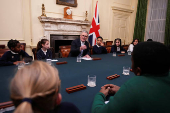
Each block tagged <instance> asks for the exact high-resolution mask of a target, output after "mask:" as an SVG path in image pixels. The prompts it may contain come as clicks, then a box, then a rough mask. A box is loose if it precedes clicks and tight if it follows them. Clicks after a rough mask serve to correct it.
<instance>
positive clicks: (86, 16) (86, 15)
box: [84, 11, 88, 21]
mask: <svg viewBox="0 0 170 113" xmlns="http://www.w3.org/2000/svg"><path fill="white" fill-rule="evenodd" d="M85 14H86V18H85V20H84V21H88V19H87V14H88V13H87V11H86V13H85Z"/></svg>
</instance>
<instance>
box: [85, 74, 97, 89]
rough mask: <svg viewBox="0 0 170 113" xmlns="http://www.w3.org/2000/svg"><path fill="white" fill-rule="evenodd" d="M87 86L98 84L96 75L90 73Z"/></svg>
mask: <svg viewBox="0 0 170 113" xmlns="http://www.w3.org/2000/svg"><path fill="white" fill-rule="evenodd" d="M87 86H89V87H95V86H96V75H88V81H87Z"/></svg>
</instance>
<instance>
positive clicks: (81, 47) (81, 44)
mask: <svg viewBox="0 0 170 113" xmlns="http://www.w3.org/2000/svg"><path fill="white" fill-rule="evenodd" d="M87 38H88V32H87V31H82V33H81V35H80V38H78V39H75V40H73V41H72V43H71V51H70V53H69V56H70V57H77V56H83V57H86V58H91V57H90V53H89V43H88V42H87V41H86V40H87Z"/></svg>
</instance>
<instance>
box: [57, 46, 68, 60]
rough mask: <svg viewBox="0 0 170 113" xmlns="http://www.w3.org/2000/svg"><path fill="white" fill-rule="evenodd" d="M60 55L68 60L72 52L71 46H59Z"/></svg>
mask: <svg viewBox="0 0 170 113" xmlns="http://www.w3.org/2000/svg"><path fill="white" fill-rule="evenodd" d="M59 49H60V54H61V57H62V58H67V57H68V56H69V53H70V51H71V45H67V46H59Z"/></svg>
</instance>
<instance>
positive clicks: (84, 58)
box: [81, 57, 93, 60]
mask: <svg viewBox="0 0 170 113" xmlns="http://www.w3.org/2000/svg"><path fill="white" fill-rule="evenodd" d="M81 59H83V60H93V59H92V58H86V57H83V58H81Z"/></svg>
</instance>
